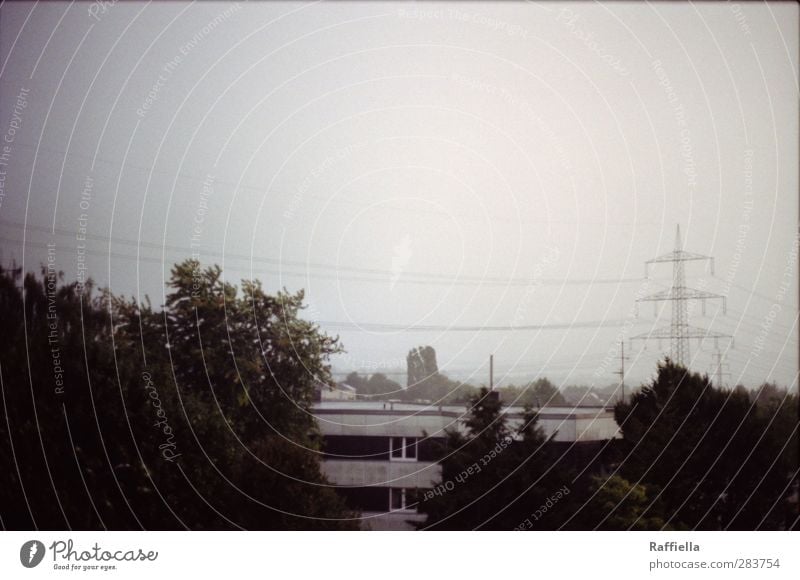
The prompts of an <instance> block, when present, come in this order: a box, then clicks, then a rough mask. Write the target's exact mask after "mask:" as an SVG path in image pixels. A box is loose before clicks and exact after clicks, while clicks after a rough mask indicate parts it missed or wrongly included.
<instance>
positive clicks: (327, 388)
mask: <svg viewBox="0 0 800 580" xmlns="http://www.w3.org/2000/svg"><path fill="white" fill-rule="evenodd" d="M319 394H320V398H319V400H320V401H355V400H356V389H355V388H354V387H351V386H350V385H348V384H346V383H339V384H336V385H326V384H320V385H319Z"/></svg>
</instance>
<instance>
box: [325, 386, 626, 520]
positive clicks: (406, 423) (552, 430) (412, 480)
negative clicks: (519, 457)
mask: <svg viewBox="0 0 800 580" xmlns="http://www.w3.org/2000/svg"><path fill="white" fill-rule="evenodd" d="M323 393H324V391H323ZM504 412H505V413H506V415H507V417H508V424H509V427H510V428H511V429H515V428H516V427H518V426H520V425H521V423H522V420H523V409H522V408H521V407H508V408H506V409H504ZM312 413H313V414H314V416H315V417H316V419H317V423H318V424H319V428H320V431H321V433H322V435H323V440H324V455H323V461H322V470H323V472H324V473H325V475H326V476H327V478H328V480H329V481H330V482H331V483H334V484H336V485H337V486H338V487H337V489H336V490H337V492H339V494H340V495H342V496H343V497H344V498H345V500H346V501H347V503H348V505H349V506H350V507H352V508H353V509H357V510H359V511H361V514H362V517H363V518H364V525H363V527H364V528H369V529H373V530H410V529H414V526H413V522H421V521H424V519H425V516H424V515H423V514H419V513H417V510H416V507H415V505H414V501H413V498H414V497H415V494H419V493H424V491H425V490H427V489H431V488H433V487H434V486H435V485H436V484H437V483H439V481H440V479H441V473H442V470H441V466H440V465H439V464H438V459H439V458H438V457H437V451H436V450H437V448H438V447H439V446H438V445H437V443H443V442H444V441H445V430H448V429H463V425H462V419H463V418H464V415H465V413H466V407H465V406H463V405H448V406H439V407H436V406H430V405H420V404H413V403H400V402H381V401H342V400H323V401H322V402H319V403H317V404H316V405H314V407H313V409H312ZM539 426H540V427H541V428H542V430H543V431H544V433H545V435H547V436H550V435H553V434H555V436H554V438H553V441H554V442H556V444H559V443H560V444H563V445H564V446H565V447H569V448H571V449H573V448H577V450H578V452H581V451H585V452H582V453H580V454H581V455H582V456H596V455H597V454H596V453H595V451H596V450H595V448H597V447H599V446H601V445H602V443H603V442H605V441H607V440H608V439H613V438H616V437H618V429H617V424H616V422H615V421H614V416H613V413H612V412H611V411H609V410H607V409H606V408H604V407H580V408H572V407H544V408H542V409H540V410H539ZM575 443H578V445H574V444H575ZM584 447H591V449H582V448H584Z"/></svg>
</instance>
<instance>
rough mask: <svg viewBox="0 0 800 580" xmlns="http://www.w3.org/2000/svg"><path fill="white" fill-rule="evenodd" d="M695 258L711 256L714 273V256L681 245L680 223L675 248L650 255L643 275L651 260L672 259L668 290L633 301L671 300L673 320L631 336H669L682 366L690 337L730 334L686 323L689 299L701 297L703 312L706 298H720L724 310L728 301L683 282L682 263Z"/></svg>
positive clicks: (711, 336)
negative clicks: (658, 254) (668, 323)
mask: <svg viewBox="0 0 800 580" xmlns="http://www.w3.org/2000/svg"><path fill="white" fill-rule="evenodd" d="M694 260H710V261H711V275H712V276H713V275H714V258H712V257H711V256H704V255H702V254H694V253H692V252H686V251H684V249H683V243H682V242H681V227H680V226H678V227H677V231H676V234H675V249H674V250H673V251H671V252H670V253H668V254H664V255H663V256H659V257H657V258H653V259H652V260H648V261H647V262H645V270H644V274H645V278H647V276H648V274H649V272H648V270H649V266H650V264H659V263H662V262H672V287H670V288H669V289H668V290H662V291H661V292H656V293H655V294H651V295H649V296H645V297H643V298H639V299H638V300H637V301H636V302H637V303H638V302H664V301H670V302H672V323H671V324H670V325H669V326H662V327H660V328H656V329H654V330H652V331H650V332H645V333H642V334H639V335H637V336H634V337H632V340H635V339H641V340H647V339H651V338H657V339H660V340H661V339H668V340H670V343H671V346H672V349H671V350H672V352H671V355H672V360H673V362H675V363H676V364H679V365H681V366H684V367H685V366H687V364H688V361H689V341H690V340H691V339H693V338H696V339H698V340H700V341H702V340H703V339H705V338H713V339H714V342H715V343H716V342H717V341H718V339H720V338H732V337H731V335H729V334H720V333H718V332H711V331H709V330H706V329H705V328H698V327H696V326H690V325H689V309H688V307H687V303H688V302H689V301H690V300H700V301H702V305H703V314H705V306H706V300H712V299H717V298H722V312H723V314H725V313H726V311H727V304H726V300H725V297H724V296H722V295H720V294H714V293H712V292H706V291H705V290H696V289H694V288H689V287H687V286H686V276H685V273H684V268H683V263H684V262H689V261H694Z"/></svg>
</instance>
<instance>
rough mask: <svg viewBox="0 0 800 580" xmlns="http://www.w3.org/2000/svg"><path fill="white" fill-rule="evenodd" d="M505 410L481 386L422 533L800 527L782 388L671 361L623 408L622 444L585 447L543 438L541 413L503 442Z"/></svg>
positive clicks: (790, 407) (789, 406)
mask: <svg viewBox="0 0 800 580" xmlns="http://www.w3.org/2000/svg"><path fill="white" fill-rule="evenodd" d="M501 407H502V405H501V403H500V402H499V401H498V400H497V399H496V398H492V397H491V394H488V393H487V392H486V391H485V390H484V391H482V392H481V393H480V395H478V396H477V397H475V398H474V399H473V400H472V402H471V410H470V412H469V414H468V419H467V421H466V423H465V427H466V429H465V431H466V433H465V434H462V433H460V432H458V431H453V432H451V433H450V435H449V438H448V441H447V445H446V448H445V449H444V450H443V456H444V460H443V462H442V471H443V473H442V480H441V482H439V485H438V487H437V488H434V491H435V492H436V493H431V492H428V493H421V494H420V497H419V509H420V511H422V512H423V513H425V514H426V515H427V521H426V522H425V523H424V524H423V525H421V526H420V527H421V528H423V529H506V530H510V529H539V530H553V529H577V530H592V529H602V530H628V529H632V530H661V529H667V530H668V529H709V530H722V529H736V530H758V529H766V530H781V529H792V528H793V527H795V528H796V526H797V523H798V520H797V513H798V512H797V510H798V506H797V483H796V482H797V479H796V477H797V469H798V443H797V442H798V430H797V427H798V415H797V413H798V401H797V396H796V395H793V394H788V393H787V392H786V391H785V390H784V391H780V390H778V389H776V388H775V387H774V386H772V385H766V386H765V387H762V389H760V390H759V391H758V393H757V394H756V395H755V396H754V397H750V396H748V393H747V392H746V391H744V390H743V389H736V390H733V391H729V390H724V389H719V388H716V387H714V386H713V385H712V384H711V383H710V382H709V380H708V378H707V377H704V376H700V375H697V374H693V373H690V372H688V371H686V369H684V368H682V367H679V366H676V365H674V364H673V363H672V362H670V361H669V360H667V361H666V362H665V363H664V364H662V365H660V366H659V368H658V375H657V377H656V378H655V379H654V380H653V381H652V383H651V384H649V385H646V386H644V387H643V388H642V389H641V391H640V392H638V393H637V394H635V395H634V396H633V397H632V398H631V399H630V400H629V401H626V402H621V403H619V404H618V405H617V406H616V408H615V417H616V420H617V423H618V424H619V425H621V435H622V438H621V440H616V441H613V442H606V443H604V444H602V445H601V446H600V447H598V448H595V449H589V450H588V453H583V454H581V452H580V451H579V450H578V448H579V447H580V446H574V445H571V444H558V443H556V442H555V441H553V440H552V439H551V440H546V439H545V438H544V437H543V436H542V435H541V433H540V432H539V431H538V429H536V426H535V425H536V417H535V415H530V417H529V420H528V422H527V423H526V425H525V426H524V427H525V428H524V429H522V430H521V431H520V432H518V433H517V434H516V437H514V441H513V442H512V443H510V444H504V443H503V442H504V441H507V438H508V437H509V435H514V434H513V433H510V432H509V428H508V426H507V422H506V418H505V416H504V415H503V414H502V412H501V411H502V409H501ZM584 445H585V444H584ZM501 447H502V449H501ZM492 449H497V450H499V452H498V453H495V454H492V453H491V452H490V451H489V450H492Z"/></svg>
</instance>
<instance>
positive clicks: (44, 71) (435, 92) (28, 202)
mask: <svg viewBox="0 0 800 580" xmlns="http://www.w3.org/2000/svg"><path fill="white" fill-rule="evenodd" d="M797 12H798V8H797V5H796V4H795V3H788V2H787V3H780V4H778V3H776V4H771V3H764V4H761V3H754V2H753V3H751V2H748V3H743V4H730V3H727V4H726V3H705V2H704V3H699V4H684V3H680V4H666V3H654V4H642V3H605V4H595V3H591V4H590V3H574V4H561V3H539V4H537V3H523V2H505V3H500V4H483V3H479V2H469V3H458V2H447V3H441V4H430V3H425V4H422V5H415V4H413V3H403V2H352V3H348V2H333V3H316V2H312V3H301V2H293V3H266V2H263V3H250V4H247V3H241V4H215V3H192V4H190V3H181V2H169V3H159V4H156V3H152V4H144V3H137V2H120V3H116V4H112V3H107V5H106V6H105V8H103V7H102V6H101V4H99V3H96V4H92V3H80V2H76V3H70V4H66V3H63V4H62V3H36V4H33V3H24V2H15V3H5V4H3V5H2V7H1V8H0V48H1V49H2V55H0V56H1V57H2V71H0V79H1V81H2V88H1V90H2V93H1V96H2V98H1V99H0V102H2V119H1V120H0V122H1V123H2V125H0V132H2V134H3V136H2V137H0V138H2V139H3V142H2V143H0V147H6V149H1V150H0V155H4V157H0V161H4V164H3V165H2V166H0V170H2V171H3V174H2V175H0V177H2V178H4V180H3V181H2V182H0V185H1V186H2V189H1V190H0V228H2V236H0V237H1V238H2V241H1V242H0V243H1V244H2V252H3V253H2V260H3V263H4V264H8V263H9V261H10V260H11V259H12V258H13V259H16V260H17V262H18V263H19V262H21V263H23V264H24V266H25V268H26V269H37V268H38V265H39V264H40V263H41V262H42V261H43V260H44V256H45V252H46V244H48V243H55V244H56V248H57V256H58V266H59V268H60V269H62V270H63V271H64V272H65V275H66V278H67V279H74V278H76V277H77V276H78V274H79V271H78V269H79V267H80V260H81V259H82V257H81V256H79V251H82V248H81V247H80V246H81V244H83V242H82V241H80V240H78V239H77V238H76V234H80V233H81V232H82V231H83V230H85V233H86V238H87V240H86V242H85V250H86V252H87V253H86V261H85V264H86V266H87V268H88V272H89V273H90V275H91V276H92V277H93V278H94V279H95V280H96V281H98V282H99V283H100V284H101V285H108V286H110V287H111V289H112V290H113V291H115V292H117V293H123V294H126V295H138V296H140V297H144V295H145V294H149V295H150V296H151V298H152V299H153V302H154V303H161V302H162V298H163V294H164V280H165V278H166V276H167V275H168V272H169V269H170V267H171V265H172V264H173V263H175V262H176V261H178V260H181V259H183V258H186V257H189V256H191V255H192V252H197V253H199V256H200V258H201V260H202V261H203V262H206V263H214V262H216V263H219V264H221V265H222V266H223V267H224V271H225V275H226V277H227V278H228V279H229V280H231V281H238V280H239V279H241V278H243V277H255V278H260V279H261V280H262V281H263V282H264V283H265V285H266V287H267V288H269V289H271V290H274V289H277V288H280V287H282V286H285V287H287V288H288V289H291V290H295V289H299V288H305V289H306V291H307V299H308V303H309V305H310V307H309V310H308V311H307V315H308V316H309V317H312V318H314V319H316V320H318V321H320V324H321V326H322V327H323V328H324V329H326V330H329V331H330V332H331V333H339V334H340V335H341V337H342V340H343V343H344V346H345V347H346V348H347V351H348V352H347V354H346V355H342V356H341V357H339V358H338V359H337V361H336V363H335V364H336V368H337V369H338V370H341V371H345V370H350V369H361V370H370V369H378V370H388V371H389V372H400V371H403V370H404V367H405V354H406V353H407V351H408V350H409V349H410V348H411V347H413V346H416V345H422V344H430V345H432V346H434V347H435V348H436V350H437V354H438V357H439V364H440V367H442V368H443V369H444V370H445V371H447V372H448V373H449V374H450V375H451V376H457V377H462V378H465V379H469V380H471V381H472V382H475V383H479V382H482V381H486V373H487V369H488V364H487V360H488V355H489V353H492V352H493V353H494V354H495V360H496V370H497V373H498V380H500V381H504V382H511V381H520V380H522V379H525V378H536V377H537V376H540V375H546V376H548V377H550V378H551V379H552V380H554V381H556V382H557V383H559V384H572V383H583V384H589V383H596V384H599V385H605V384H608V383H611V382H613V381H614V380H616V377H615V375H614V374H613V372H614V371H616V370H618V367H619V358H618V355H617V352H616V348H617V347H616V344H617V342H618V341H619V340H620V339H624V341H625V347H626V350H627V352H626V354H628V355H629V356H630V360H628V362H627V365H628V371H629V372H628V377H627V379H628V382H629V384H634V383H638V382H641V381H643V380H645V379H646V378H647V377H649V376H651V375H652V374H653V371H654V368H655V361H656V360H657V359H658V358H659V357H661V356H663V353H664V352H666V351H668V349H669V342H668V341H664V342H663V343H662V344H661V345H659V343H658V341H650V342H647V343H645V342H642V341H634V342H633V344H632V345H631V344H630V342H629V339H630V338H631V337H633V336H636V335H638V334H640V333H646V332H648V331H650V330H651V329H653V328H654V327H657V326H660V325H664V324H667V325H668V324H669V321H670V304H666V305H664V306H663V308H661V309H660V310H658V311H654V308H653V305H652V304H649V303H648V304H644V305H641V307H640V308H639V312H638V318H636V317H635V316H634V310H633V307H634V304H635V301H636V298H637V296H638V297H640V296H642V295H644V294H646V293H648V292H656V291H659V290H663V289H665V288H668V287H669V284H670V280H671V276H672V270H671V264H662V265H658V266H654V267H653V268H652V269H651V277H650V280H649V285H648V286H645V285H644V283H645V281H644V262H645V261H646V260H648V259H651V258H654V257H656V256H657V255H660V254H664V253H667V252H669V251H671V250H672V249H673V247H674V244H675V230H676V226H677V225H680V227H681V232H682V234H683V239H684V245H685V249H686V250H688V251H691V252H697V253H701V254H706V255H710V256H713V257H714V258H715V261H716V263H715V271H714V275H713V276H712V274H711V271H710V269H709V267H708V266H707V264H706V263H703V262H689V263H687V265H686V275H687V282H688V284H689V285H691V286H693V287H695V288H698V289H701V290H704V291H707V292H716V293H720V294H723V295H725V296H726V297H727V307H728V308H727V314H723V312H722V309H721V302H720V301H710V302H709V303H708V304H707V308H706V311H705V315H704V313H703V310H702V309H701V307H700V304H696V305H694V306H692V307H691V308H690V322H691V324H692V325H694V326H698V327H703V328H709V329H711V330H712V331H713V332H717V333H722V334H732V335H734V336H735V340H734V342H733V345H732V346H733V348H729V347H730V346H731V343H730V341H727V340H720V341H718V345H716V346H718V347H719V350H720V352H721V353H723V354H724V357H725V363H726V364H727V368H726V370H727V371H730V373H731V375H730V376H726V377H725V381H726V382H729V383H730V382H732V383H736V382H742V383H744V384H746V385H748V386H754V385H757V384H759V383H760V382H762V381H764V380H766V379H769V380H775V381H778V382H779V383H782V384H787V385H793V384H795V377H796V368H797V350H798V344H797V326H796V324H797V312H798V310H797V306H798V304H797V293H798V288H797V275H798V273H797V263H798V260H797V248H796V246H795V245H794V243H795V240H796V235H795V234H796V231H797V224H798V110H797V102H798V78H797V65H798V62H797V53H798V25H797V23H798V14H797ZM82 214H83V216H82ZM23 240H24V241H25V245H24V246H23ZM510 327H514V328H513V329H512V328H510ZM517 327H523V328H517ZM645 346H646V349H645ZM715 352H716V348H715V344H714V341H713V340H707V341H705V342H704V343H703V345H702V346H700V345H698V343H697V342H696V341H693V342H692V346H691V355H692V361H691V367H692V368H693V369H694V370H697V371H702V372H712V371H713V370H714V369H713V364H714V362H713V361H714V357H713V355H714V353H715ZM394 378H397V379H398V380H401V381H402V380H404V379H403V378H402V377H401V376H399V375H397V376H395V377H394Z"/></svg>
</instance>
